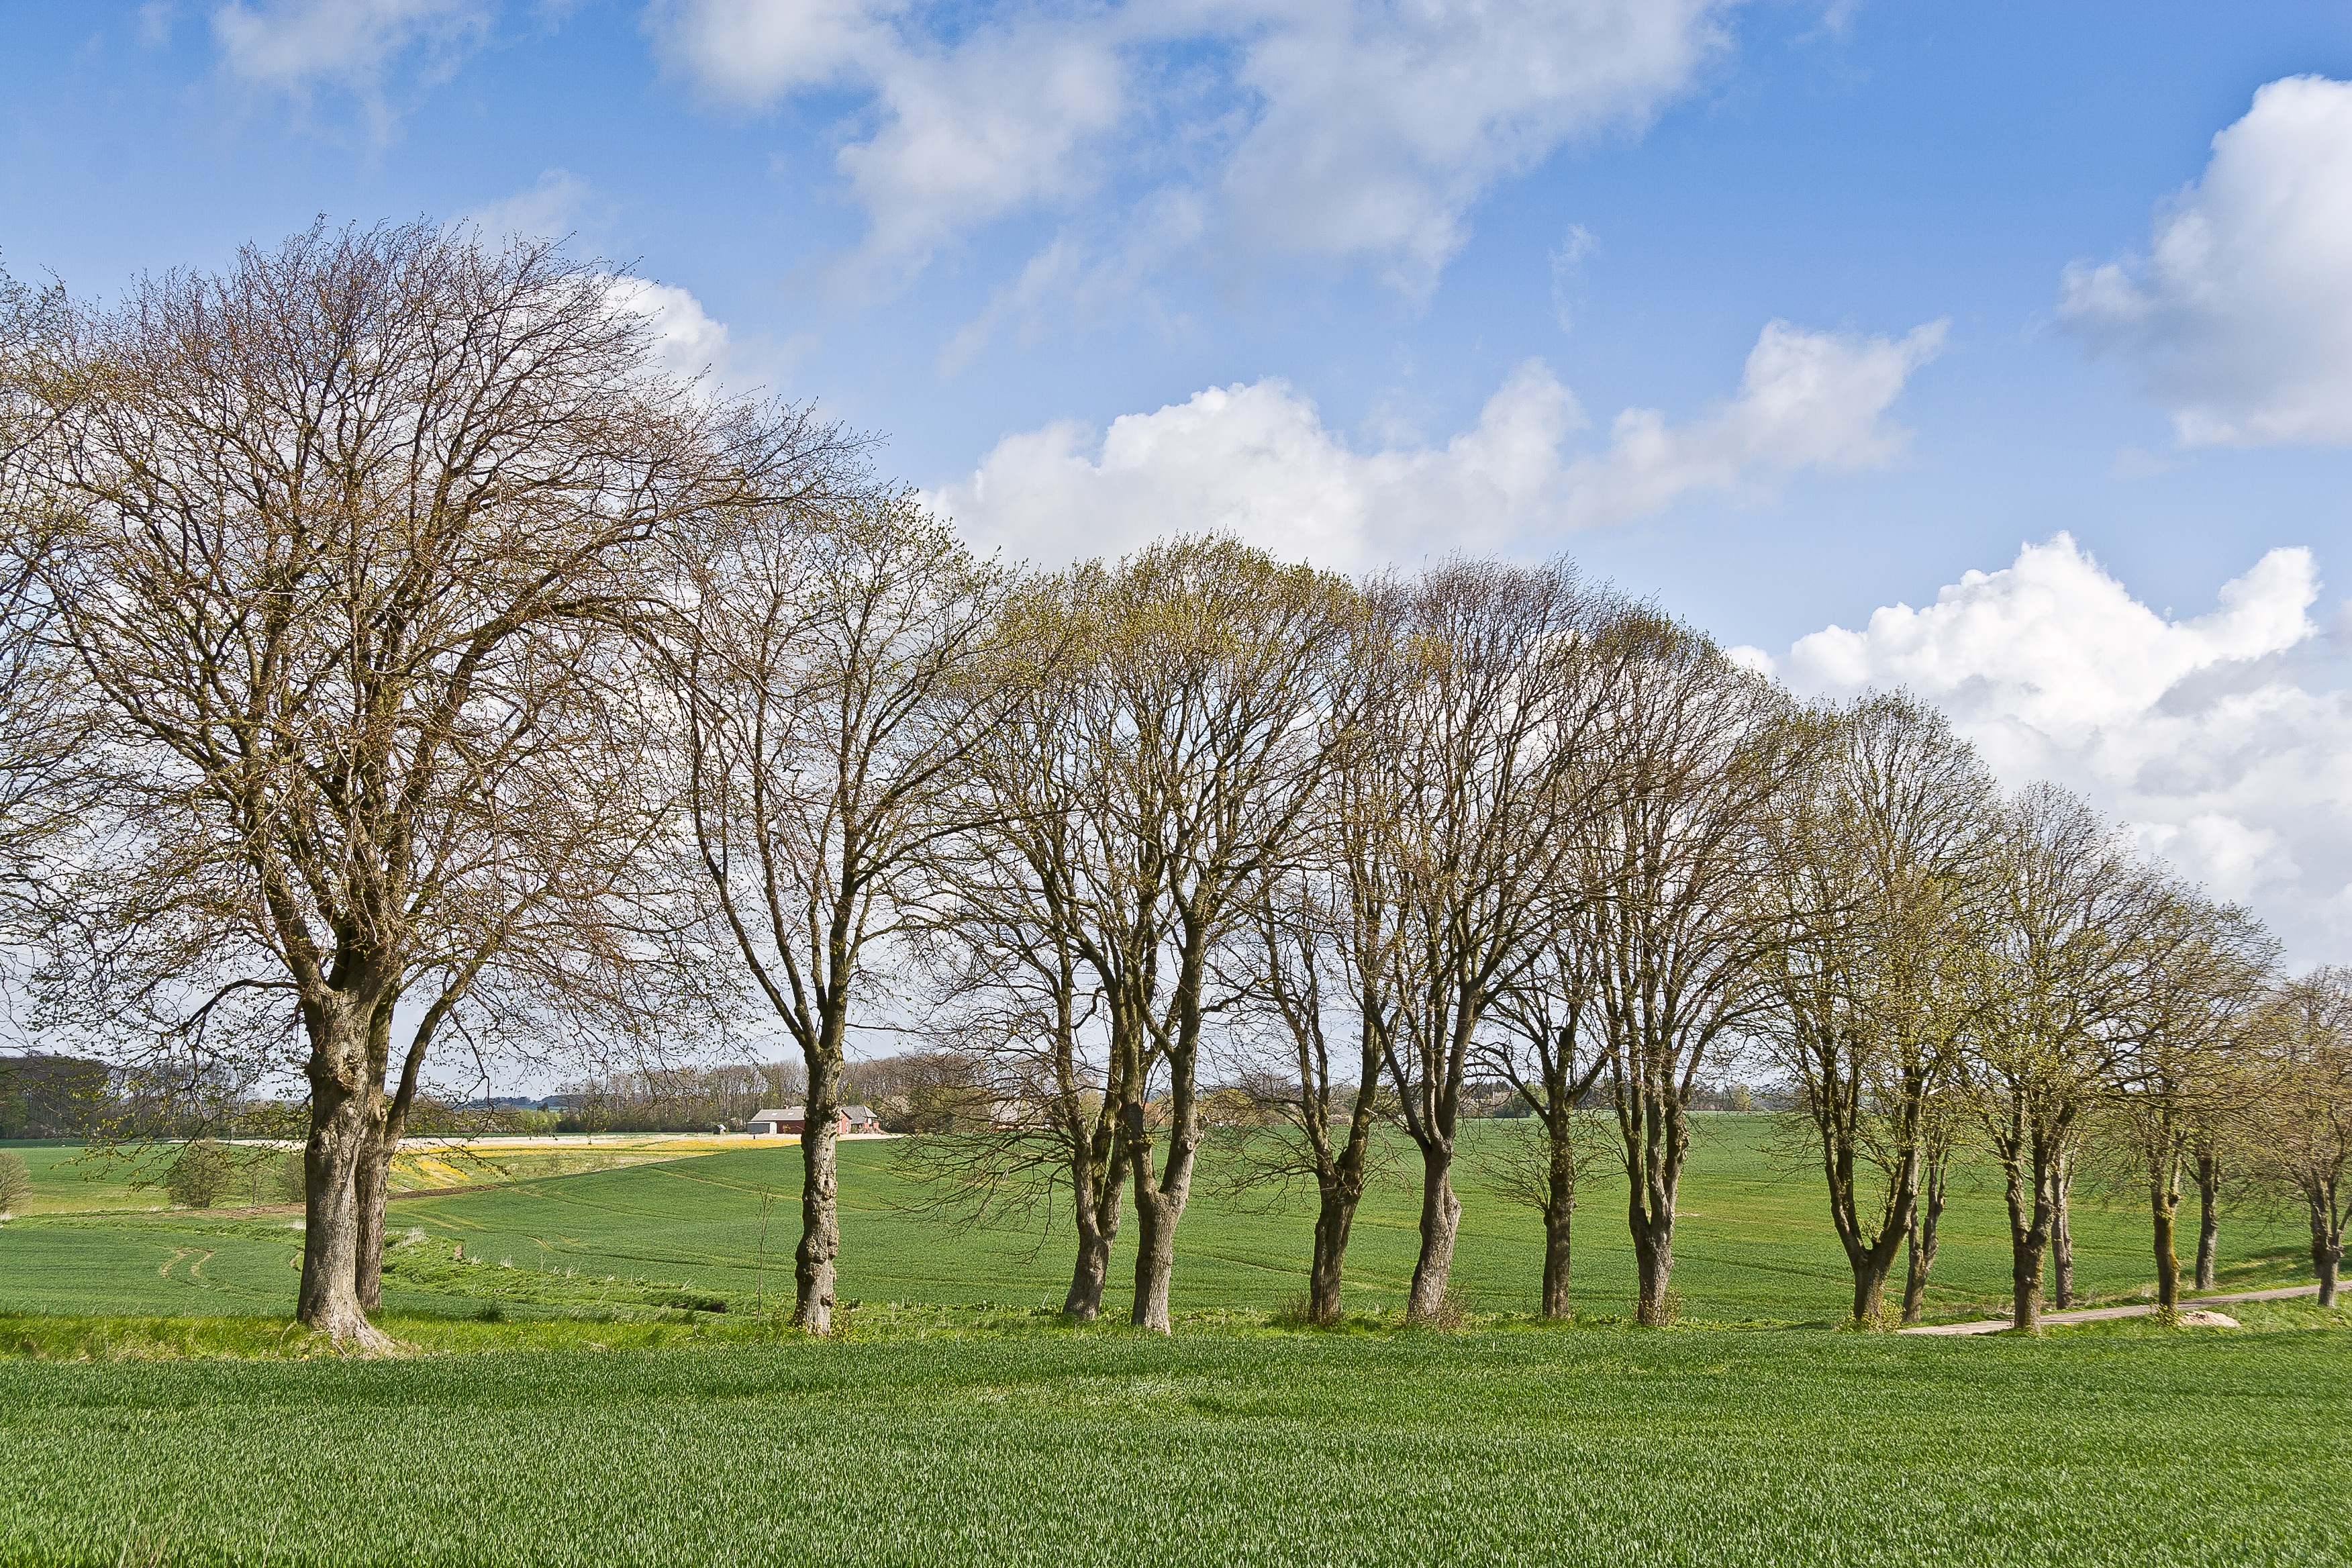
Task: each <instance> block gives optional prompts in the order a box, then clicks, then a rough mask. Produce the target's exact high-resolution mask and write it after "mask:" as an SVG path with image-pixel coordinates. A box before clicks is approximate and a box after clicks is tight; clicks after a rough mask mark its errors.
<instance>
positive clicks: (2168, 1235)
mask: <svg viewBox="0 0 2352 1568" xmlns="http://www.w3.org/2000/svg"><path fill="white" fill-rule="evenodd" d="M2147 1201H2148V1209H2149V1212H2150V1214H2151V1215H2152V1216H2153V1217H2154V1219H2155V1221H2156V1304H2157V1306H2158V1307H2159V1308H2161V1309H2164V1310H2171V1309H2172V1308H2175V1307H2178V1306H2179V1304H2180V1256H2179V1253H2177V1252H2176V1251H2174V1250H2173V1245H2172V1229H2173V1219H2174V1217H2175V1216H2176V1215H2177V1214H2178V1213H2179V1208H2180V1192H2179V1188H2178V1187H2177V1186H2175V1185H2174V1184H2173V1183H2172V1182H2171V1181H2170V1180H2169V1179H2168V1178H2167V1177H2166V1176H2163V1175H2158V1177H2157V1178H2156V1179H2155V1180H2153V1181H2151V1182H2149V1183H2148V1184H2147Z"/></svg>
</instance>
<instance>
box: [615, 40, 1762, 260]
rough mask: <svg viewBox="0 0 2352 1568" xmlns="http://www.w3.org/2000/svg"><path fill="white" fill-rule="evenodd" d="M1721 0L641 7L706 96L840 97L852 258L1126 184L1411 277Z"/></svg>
mask: <svg viewBox="0 0 2352 1568" xmlns="http://www.w3.org/2000/svg"><path fill="white" fill-rule="evenodd" d="M1726 8H1727V0H1495V3H1492V4H1487V5H1475V6H1458V7H1448V6H1437V5H1428V4H1402V5H1399V4H1372V3H1365V4H1342V3H1339V0H1150V3H1146V0H1129V3H1125V4H1117V3H1113V4H1104V5H1085V6H1075V7H1058V6H1057V7H1045V6H1037V7H1031V6H1015V5H995V6H983V7H981V8H980V9H979V10H978V12H977V13H976V14H975V13H974V12H972V11H967V10H958V11H956V12H954V13H952V14H949V13H942V12H939V11H935V10H930V9H926V8H919V7H915V6H912V5H906V4H903V3H901V0H789V3H785V4H766V3H762V0H664V3H662V4H659V5H656V6H655V7H654V8H653V9H652V10H651V11H650V12H649V13H648V16H647V26H648V27H649V29H650V30H651V31H652V33H653V35H654V37H655V40H656V47H657V49H658V50H659V51H660V52H661V54H662V55H663V56H664V57H665V58H666V59H667V61H668V63H669V64H670V66H671V67H672V68H673V69H675V70H676V71H677V72H678V73H679V74H680V75H682V76H684V77H685V78H687V79H689V80H691V81H692V82H694V83H695V84H696V85H697V86H698V87H699V88H700V89H701V90H702V91H703V92H705V93H706V94H708V95H709V97H711V98H712V99H713V100H717V101H719V102H722V103H726V104H730V105H734V106H737V107H745V108H760V107H764V106H766V105H768V104H771V103H772V102H774V101H775V100H778V99H779V98H782V97H784V96H787V95H790V94H793V93H795V92H803V91H807V90H811V89H843V88H846V89H850V90H853V91H855V92H856V93H857V94H859V95H860V96H861V98H862V99H863V100H865V104H866V113H865V114H862V115H860V116H857V117H855V118H853V119H852V120H850V121H845V125H846V126H850V127H856V130H855V131H854V132H853V133H852V137H851V139H850V140H849V141H848V142H846V144H845V145H844V146H843V148H842V150H841V152H840V153H839V155H838V162H839V167H840V169H841V171H842V173H843V174H845V176H847V178H848V179H849V181H850V184H851V186H852V188H853V190H854V191H855V193H856V197H857V199H858V200H859V201H860V202H861V203H862V204H863V205H865V207H866V210H867V213H868V215H869V217H870V219H871V224H872V229H871V237H870V240H869V243H868V246H867V247H866V253H865V255H864V256H863V257H862V258H860V259H859V262H858V264H857V265H858V266H860V267H863V268H871V267H873V266H874V265H876V264H877V263H878V262H888V263H891V264H893V266H895V267H896V268H899V269H902V270H903V269H908V268H918V267H919V266H921V265H922V263H923V262H924V261H925V260H926V259H927V258H929V256H930V255H931V254H932V253H933V252H934V251H935V250H936V249H937V248H938V247H940V246H941V245H943V244H945V243H948V242H950V240H952V239H953V238H955V237H958V236H960V235H961V234H963V233H966V232H969V231H970V230H971V229H972V228H974V227H977V226H982V225H984V224H987V223H989V222H992V221H993V220H995V219H997V218H1000V217H1003V216H1006V215H1008V214H1013V213H1015V212H1021V211H1029V210H1037V209H1045V210H1062V209H1068V208H1071V207H1074V206H1075V205H1076V203H1078V202H1079V201H1081V200H1083V199H1087V198H1094V197H1097V196H1098V195H1099V193H1100V192H1101V190H1102V189H1103V188H1104V187H1105V186H1106V185H1107V184H1112V183H1113V182H1115V181H1121V180H1124V181H1129V182H1131V183H1133V184H1136V185H1138V186H1139V188H1141V189H1142V190H1144V191H1145V192H1147V193H1149V195H1147V196H1146V197H1145V198H1144V199H1143V201H1142V202H1139V203H1137V204H1131V205H1136V206H1141V205H1150V204H1152V203H1162V204H1164V202H1165V201H1166V200H1167V199H1168V197H1169V195H1170V193H1171V192H1175V193H1180V194H1181V195H1183V196H1187V197H1189V198H1191V199H1192V200H1194V201H1196V202H1197V203H1199V204H1200V205H1202V206H1203V207H1204V208H1208V209H1213V212H1214V214H1215V219H1216V221H1214V222H1213V223H1210V224H1205V225H1203V226H1201V227H1200V230H1199V232H1198V235H1197V239H1198V242H1199V243H1200V244H1201V245H1202V246H1203V247H1223V248H1224V249H1227V250H1229V251H1231V252H1232V253H1233V255H1232V259H1233V260H1234V261H1235V262H1237V263H1245V262H1246V261H1247V260H1249V259H1250V258H1259V257H1264V256H1266V255H1270V254H1271V255H1307V256H1312V257H1325V258H1341V259H1351V258H1371V259H1372V260H1373V261H1374V262H1375V263H1376V264H1377V265H1379V266H1380V267H1381V269H1382V270H1383V272H1384V273H1385V274H1386V275H1387V276H1388V277H1390V278H1391V279H1392V280H1393V281H1395V282H1396V283H1398V284H1399V285H1400V286H1401V287H1402V288H1405V289H1408V290H1423V289H1427V288H1428V287H1429V286H1430V285H1431V284H1432V283H1433V281H1434V279H1435V278H1436V275H1437V272H1438V270H1439V269H1440V268H1443V267H1444V264H1445V262H1446V260H1447V259H1449V258H1451V257H1452V256H1453V255H1454V252H1455V251H1456V250H1458V249H1459V248H1460V247H1461V245H1462V243H1463V240H1464V238H1465V223H1466V215H1467V213H1468V211H1469V208H1470V207H1471V205H1473V204H1474V203H1475V201H1476V200H1477V199H1478V198H1479V197H1480V196H1481V195H1483V194H1484V193H1485V192H1486V190H1487V189H1489V188H1491V186H1492V185H1493V184H1494V183H1495V182H1496V180H1498V179H1500V178H1503V177H1505V176H1507V175H1508V174H1513V173H1516V172H1517V171H1520V170H1524V169H1526V168H1528V166H1530V165H1531V164H1533V163H1537V162H1538V161H1540V160H1541V159H1543V158H1544V157H1546V156H1548V155H1549V154H1550V153H1552V152H1553V151H1555V150H1556V149H1558V148H1559V146H1561V145H1562V144H1564V143H1565V142H1569V141H1570V140H1571V139H1573V138H1576V137H1579V136H1583V135H1589V134H1591V133H1594V132H1599V131H1601V130H1604V129H1611V128H1619V127H1627V126H1630V127H1633V128H1636V129H1638V128H1639V127H1641V126H1642V125H1643V124H1645V123H1646V121H1648V119H1649V117H1650V116H1652V115H1653V114H1654V113H1655V112H1656V110H1658V109H1659V108H1660V107H1661V106H1662V105H1663V104H1664V103H1665V102H1667V101H1669V100H1671V99H1672V98H1674V97H1675V95H1677V94H1678V93H1680V92H1682V91H1684V90H1685V89H1686V88H1687V87H1688V86H1689V84H1690V82H1691V81H1692V79H1693V78H1694V76H1695V74H1696V71H1697V69H1698V68H1699V67H1700V65H1701V63H1702V62H1703V61H1704V60H1706V58H1708V57H1709V56H1711V55H1712V54H1714V53H1715V52H1717V50H1718V49H1719V48H1720V47H1722V46H1723V42H1724V40H1723V37H1722V34H1721V32H1720V29H1719V28H1718V26H1717V22H1716V18H1717V16H1718V14H1719V13H1720V12H1721V11H1723V10H1724V9H1726ZM869 127H870V129H869ZM1114 205H1118V206H1119V208H1120V212H1121V214H1122V215H1124V214H1125V213H1126V212H1127V210H1128V206H1129V205H1130V204H1114ZM1144 218H1145V223H1146V226H1148V227H1150V228H1151V229H1152V230H1153V231H1154V232H1155V233H1156V234H1157V235H1158V236H1159V237H1160V238H1162V239H1165V238H1166V237H1167V231H1166V228H1165V226H1164V223H1163V221H1162V219H1161V216H1160V215H1158V214H1153V213H1146V214H1145V215H1144ZM1108 228H1110V229H1112V230H1113V231H1119V230H1121V229H1122V228H1123V225H1122V224H1121V223H1120V222H1119V221H1118V218H1117V217H1114V218H1113V220H1112V221H1111V222H1110V223H1109V224H1108ZM1133 244H1134V241H1133V239H1132V237H1126V236H1123V235H1121V236H1119V237H1114V238H1113V239H1112V240H1111V241H1110V246H1111V248H1112V249H1113V250H1114V251H1119V250H1124V249H1130V248H1132V246H1133Z"/></svg>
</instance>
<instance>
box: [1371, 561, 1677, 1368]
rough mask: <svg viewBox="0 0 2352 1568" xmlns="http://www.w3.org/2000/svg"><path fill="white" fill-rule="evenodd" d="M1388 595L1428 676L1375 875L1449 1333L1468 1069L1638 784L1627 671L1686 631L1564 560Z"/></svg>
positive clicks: (1433, 581)
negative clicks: (1391, 940) (1607, 803)
mask: <svg viewBox="0 0 2352 1568" xmlns="http://www.w3.org/2000/svg"><path fill="white" fill-rule="evenodd" d="M1379 592H1380V593H1381V595H1382V596H1383V597H1384V598H1386V599H1389V600H1391V602H1392V603H1393V605H1394V608H1393V610H1392V611H1391V614H1392V615H1393V616H1394V617H1395V619H1396V621H1397V623H1398V625H1399V626H1400V629H1401V633H1402V636H1403V637H1404V638H1405V639H1406V645H1407V647H1409V648H1410V649H1411V650H1412V655H1413V658H1415V660H1416V662H1417V664H1418V666H1419V668H1418V669H1417V670H1416V671H1415V677H1416V678H1415V679H1413V680H1412V682H1411V683H1410V684H1409V685H1407V686H1406V687H1405V688H1404V689H1403V691H1402V694H1401V700H1398V701H1396V702H1394V703H1392V704H1391V710H1390V713H1389V716H1388V721H1387V728H1388V729H1389V731H1390V732H1391V736H1392V737H1393V739H1392V742H1391V743H1390V745H1389V746H1388V748H1387V749H1388V752H1389V753H1390V754H1391V756H1392V757H1393V759H1394V761H1393V763H1391V764H1390V765H1391V768H1392V770H1393V774H1394V784H1393V785H1392V786H1391V794H1392V804H1391V805H1388V806H1387V807H1386V808H1385V809H1384V811H1383V813H1382V816H1381V822H1380V824H1379V826H1381V829H1382V831H1381V835H1380V837H1379V838H1378V839H1377V840H1375V841H1374V842H1373V844H1372V846H1371V848H1370V860H1369V862H1368V863H1369V864H1370V866H1372V867H1374V868H1376V869H1375V871H1374V875H1373V879H1372V881H1373V885H1374V886H1375V887H1377V888H1379V889H1380V894H1379V896H1381V897H1382V898H1385V899H1387V900H1391V901H1392V903H1393V905H1394V921H1395V926H1396V931H1397V935H1396V939H1395V952H1396V959H1395V962H1394V964H1393V966H1392V969H1391V973H1390V974H1389V976H1388V980H1389V984H1390V985H1391V991H1390V993H1389V994H1388V995H1386V996H1385V997H1381V998H1379V999H1378V1002H1377V1005H1379V1006H1380V1007H1381V1009H1382V1010H1383V1011H1384V1013H1385V1015H1386V1016H1387V1018H1388V1020H1389V1021H1388V1022H1387V1023H1386V1024H1385V1025H1384V1026H1383V1031H1382V1032H1383V1035H1384V1041H1383V1054H1384V1056H1385V1057H1386V1065H1387V1068H1388V1071H1389V1076H1390V1079H1391V1082H1392V1083H1393V1084H1394V1086H1395V1088H1396V1090H1397V1097H1398V1100H1399V1107H1398V1110H1399V1115H1400V1118H1401V1120H1402V1122H1403V1124H1404V1130H1405V1131H1406V1133H1407V1134H1408V1135H1409V1136H1410V1137H1411V1138H1412V1142H1413V1143H1414V1144H1415V1145H1416V1147H1417V1148H1418V1150H1419V1152H1420V1154H1421V1163H1422V1182H1421V1188H1422V1204H1421V1251H1420V1255H1419V1257H1418V1258H1416V1259H1415V1261H1414V1264H1413V1273H1412V1290H1411V1294H1410V1296H1409V1298H1408V1300H1407V1305H1406V1312H1407V1315H1408V1316H1409V1317H1411V1318H1412V1319H1413V1320H1414V1321H1434V1320H1436V1319H1437V1318H1438V1317H1439V1316H1440V1315H1441V1311H1442V1309H1443V1306H1444V1296H1445V1291H1446V1286H1447V1281H1448V1279H1449V1278H1450V1276H1451V1273H1452V1269H1453V1262H1454V1234H1455V1231H1456V1229H1457V1227H1458V1226H1459V1225H1460V1223H1461V1215H1462V1203H1461V1199H1460V1197H1459V1196H1458V1195H1457V1194H1455V1192H1454V1184H1453V1170H1454V1148H1455V1139H1456V1135H1457V1131H1458V1128H1459V1123H1460V1119H1461V1112H1462V1090H1463V1084H1464V1077H1465V1069H1466V1068H1467V1066H1468V1064H1469V1062H1470V1060H1471V1058H1472V1055H1473V1052H1474V1049H1475V1046H1476V1043H1477V1042H1478V1040H1479V1039H1480V1037H1481V1036H1480V1031H1481V1027H1482V1026H1483V1025H1484V1024H1485V1022H1486V1016H1487V1014H1488V1011H1489V1009H1491V1008H1492V1007H1493V1006H1494V1005H1495V1003H1496V1000H1497V999H1498V998H1499V997H1501V996H1502V995H1504V994H1506V993H1507V991H1508V990H1509V989H1510V987H1511V986H1512V985H1513V984H1515V983H1516V982H1517V979H1518V978H1519V976H1520V975H1521V974H1522V973H1523V972H1524V971H1526V969H1527V968H1528V965H1529V964H1531V963H1534V962H1535V961H1536V958H1537V956H1538V953H1539V952H1540V951H1541V948H1542V944H1543V942H1544V941H1545V940H1546V938H1547V937H1548V936H1549V933H1550V931H1551V930H1552V926H1551V923H1550V922H1552V921H1554V920H1556V919H1557V918H1558V910H1559V907H1560V904H1561V901H1562V900H1561V898H1560V895H1559V889H1560V888H1561V886H1562V884H1563V882H1564V881H1565V880H1566V879H1565V877H1564V875H1563V867H1564V866H1565V865H1566V864H1567V863H1568V861H1569V859H1570V855H1571V852H1572V849H1573V847H1575V846H1576V845H1577V843H1578V842H1579V832H1578V830H1579V829H1580V827H1581V826H1582V824H1583V822H1584V820H1585V819H1586V818H1587V817H1589V816H1591V815H1592V814H1593V813H1594V812H1595V811H1596V810H1598V809H1600V806H1599V805H1597V804H1596V803H1598V802H1601V801H1603V800H1608V799H1612V798H1613V795H1614V792H1615V791H1617V790H1618V789H1619V788H1620V786H1621V781H1620V780H1619V779H1618V778H1617V777H1615V776H1614V775H1613V774H1612V773H1610V772H1609V771H1608V770H1607V769H1605V768H1595V767H1593V766H1592V765H1591V756H1590V755H1589V752H1590V750H1591V746H1592V744H1593V738H1594V737H1595V736H1596V735H1597V734H1598V733H1600V731H1601V729H1602V727H1603V725H1604V723H1605V722H1607V721H1610V720H1611V719H1612V716H1613V715H1615V714H1617V712H1618V711H1619V710H1620V708H1621V706H1622V705H1621V703H1620V701H1619V697H1620V693H1621V691H1622V689H1623V683H1624V681H1625V680H1626V679H1627V676H1626V672H1627V671H1628V670H1630V669H1633V668H1639V667H1640V666H1641V664H1642V663H1643V661H1644V660H1646V659H1648V658H1651V657H1653V655H1654V650H1655V649H1656V648H1658V647H1661V646H1664V647H1671V646H1672V645H1673V643H1674V642H1675V635H1676V634H1675V633H1674V632H1673V631H1672V629H1671V628H1668V627H1666V626H1664V625H1663V624H1662V623H1661V622H1659V621H1658V620H1657V618H1656V617H1655V616H1651V615H1649V614H1647V613H1645V612H1642V611H1639V610H1637V609H1635V608H1633V607H1632V606H1629V605H1625V604H1623V603H1622V601H1620V600H1618V599H1617V598H1615V597H1614V596H1613V595H1609V594H1605V593H1601V592H1595V591H1592V590H1589V589H1587V588H1585V587H1584V586H1583V585H1582V584H1580V582H1579V581H1578V580H1577V578H1576V575H1575V574H1574V571H1573V570H1572V569H1571V568H1570V566H1568V565H1567V564H1566V563H1552V564H1550V565H1548V566H1543V567H1511V566H1503V565H1498V564H1495V563H1483V562H1455V563H1448V564H1445V565H1443V566H1439V567H1435V568H1433V569H1431V570H1430V571H1428V572H1425V573H1423V574H1422V575H1420V576H1419V577H1417V578H1413V579H1410V580H1407V581H1404V582H1402V583H1395V584H1384V585H1382V586H1381V589H1380V590H1379ZM1572 897H1573V896H1571V901H1572ZM1364 978H1367V979H1369V978H1370V976H1366V977H1364ZM1367 1005H1370V999H1369V998H1368V999H1367Z"/></svg>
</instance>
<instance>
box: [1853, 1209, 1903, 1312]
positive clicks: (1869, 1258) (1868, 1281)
mask: <svg viewBox="0 0 2352 1568" xmlns="http://www.w3.org/2000/svg"><path fill="white" fill-rule="evenodd" d="M1905 1235H1906V1232H1905V1231H1900V1230H1895V1229H1893V1228H1892V1227H1890V1228H1889V1229H1888V1230H1887V1232H1886V1237H1885V1240H1884V1241H1883V1242H1882V1243H1881V1244H1880V1245H1879V1246H1877V1247H1872V1248H1870V1249H1869V1250H1868V1251H1866V1252H1864V1253H1863V1255H1862V1256H1861V1257H1860V1258H1856V1259H1854V1262H1853V1321H1854V1322H1855V1323H1856V1324H1857V1325H1858V1326H1860V1327H1862V1328H1865V1329H1884V1328H1885V1326H1886V1277H1887V1276H1888V1275H1889V1274H1892V1273H1894V1272H1895V1250H1896V1248H1898V1247H1901V1246H1902V1244H1903V1238H1904V1237H1905Z"/></svg>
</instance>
